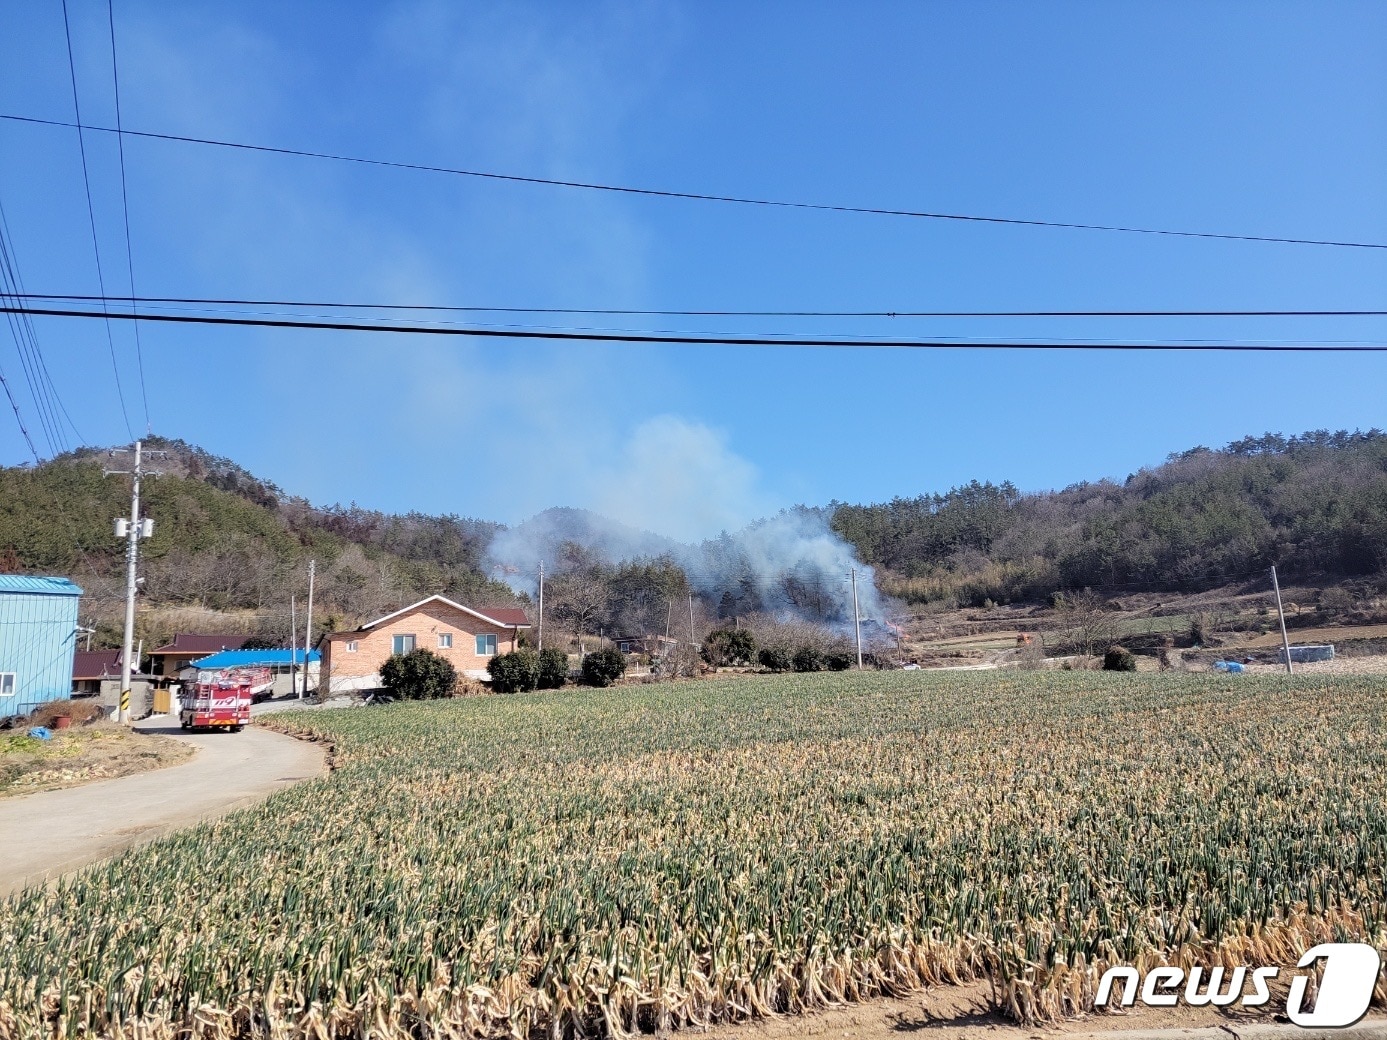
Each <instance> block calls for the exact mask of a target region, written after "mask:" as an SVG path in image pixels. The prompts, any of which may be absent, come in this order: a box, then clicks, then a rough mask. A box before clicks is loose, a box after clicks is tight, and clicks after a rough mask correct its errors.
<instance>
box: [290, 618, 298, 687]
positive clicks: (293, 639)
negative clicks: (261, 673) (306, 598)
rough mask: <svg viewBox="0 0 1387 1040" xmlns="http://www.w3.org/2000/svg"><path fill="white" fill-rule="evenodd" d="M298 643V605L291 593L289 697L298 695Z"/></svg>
mask: <svg viewBox="0 0 1387 1040" xmlns="http://www.w3.org/2000/svg"><path fill="white" fill-rule="evenodd" d="M298 641H299V605H298V600H297V598H296V597H295V596H294V594H293V593H292V592H291V593H290V594H289V695H290V696H291V697H297V696H298V695H299V662H298V656H299V652H298V651H297V650H296V649H294V645H295V644H296V643H297V642H298Z"/></svg>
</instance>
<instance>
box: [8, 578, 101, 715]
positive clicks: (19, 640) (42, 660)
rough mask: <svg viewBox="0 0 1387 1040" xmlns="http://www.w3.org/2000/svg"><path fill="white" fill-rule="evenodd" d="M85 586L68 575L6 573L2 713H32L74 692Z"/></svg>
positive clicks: (68, 696)
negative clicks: (7, 688)
mask: <svg viewBox="0 0 1387 1040" xmlns="http://www.w3.org/2000/svg"><path fill="white" fill-rule="evenodd" d="M81 594H82V590H81V589H79V588H78V587H77V586H76V585H74V584H72V583H71V582H70V581H67V580H66V579H65V578H37V577H28V576H22V577H21V576H18V575H0V691H3V689H4V676H5V674H6V673H9V674H11V675H13V676H14V680H13V687H14V692H13V693H12V694H10V695H9V696H5V695H4V694H3V692H0V718H4V717H6V716H10V715H27V714H28V713H29V712H30V711H32V710H33V709H34V708H35V707H37V706H38V705H40V704H43V703H45V702H46V701H54V700H66V699H67V698H70V697H71V696H72V655H73V652H74V651H75V650H76V649H77V604H78V600H79V599H80V597H81Z"/></svg>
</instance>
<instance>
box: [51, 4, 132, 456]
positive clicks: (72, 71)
mask: <svg viewBox="0 0 1387 1040" xmlns="http://www.w3.org/2000/svg"><path fill="white" fill-rule="evenodd" d="M63 32H64V34H65V35H66V37H67V70H68V75H69V76H70V77H71V78H72V107H73V111H74V112H76V114H77V122H76V124H75V126H76V128H77V147H78V149H79V150H80V151H81V153H82V184H83V186H84V187H85V188H86V191H87V220H88V222H89V223H90V224H91V233H92V250H93V251H94V252H95V254H96V281H97V284H98V286H99V287H100V289H101V295H103V296H105V295H106V278H105V276H104V275H103V274H102V273H101V245H100V243H99V242H98V240H97V237H96V210H95V208H94V207H93V206H92V185H91V177H90V176H89V175H88V173H87V145H86V141H85V140H84V139H83V137H82V105H81V102H80V101H78V98H77V63H76V62H75V61H74V60H73V57H72V26H71V25H70V23H69V22H68V17H67V0H63ZM103 309H104V308H103ZM106 344H107V346H109V347H110V348H111V369H112V370H113V371H114V372H115V374H116V396H117V398H119V400H120V414H121V416H122V417H123V418H124V419H125V432H126V433H128V434H129V435H130V439H131V440H134V439H135V431H134V430H132V429H131V428H130V413H129V411H127V410H126V407H125V391H124V390H123V389H122V388H121V385H120V366H119V365H118V364H116V343H115V340H114V339H113V338H112V337H111V323H110V322H109V321H108V322H107V323H106Z"/></svg>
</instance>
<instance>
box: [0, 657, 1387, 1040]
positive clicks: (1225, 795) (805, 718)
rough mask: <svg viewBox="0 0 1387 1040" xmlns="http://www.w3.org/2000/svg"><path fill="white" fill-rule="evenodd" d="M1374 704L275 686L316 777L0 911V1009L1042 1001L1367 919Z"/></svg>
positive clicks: (493, 1013)
mask: <svg viewBox="0 0 1387 1040" xmlns="http://www.w3.org/2000/svg"><path fill="white" fill-rule="evenodd" d="M1307 702H1312V703H1314V705H1315V711H1314V713H1313V714H1308V715H1307V713H1306V712H1305V711H1304V705H1305V704H1306V703H1307ZM1381 708H1382V706H1381V693H1380V684H1377V683H1374V682H1372V681H1367V680H1358V679H1352V678H1347V679H1334V678H1320V677H1312V676H1302V677H1299V678H1298V679H1297V680H1295V681H1293V682H1292V681H1286V680H1283V679H1278V678H1276V677H1258V676H1209V675H1199V676H1195V675H1178V676H1168V675H1163V676H1154V675H1137V674H1131V673H1127V674H1095V673H1090V672H1083V673H1074V674H1062V673H1019V672H1001V673H999V672H992V673H982V674H968V673H951V674H949V675H946V676H940V675H934V676H931V675H927V674H924V673H918V672H916V673H881V674H866V675H857V674H852V673H846V674H828V675H811V676H780V677H775V678H767V679H749V678H745V677H738V678H729V679H725V680H723V679H715V680H707V681H704V682H700V683H683V684H666V685H663V686H652V687H635V688H624V689H615V690H610V691H600V692H592V693H585V694H583V695H581V696H575V695H572V694H564V695H535V696H517V697H504V698H502V697H492V698H475V699H459V700H453V701H447V702H437V703H428V704H400V705H393V706H389V707H386V708H369V709H368V708H358V709H352V710H350V711H341V712H322V711H320V712H303V713H292V714H288V713H287V714H286V715H283V716H278V717H276V719H275V720H274V724H276V725H281V724H282V725H285V726H292V727H296V728H299V729H307V730H310V731H314V732H316V733H318V734H320V735H321V736H322V737H323V738H325V739H329V740H331V741H333V743H334V745H335V749H336V754H335V765H336V770H335V772H334V773H333V774H332V776H330V777H328V778H325V779H322V780H318V781H312V782H309V783H307V784H304V785H302V786H300V787H297V788H294V789H292V790H289V791H286V792H283V793H282V794H279V795H276V796H275V797H273V798H272V799H271V800H270V801H269V802H268V803H266V804H265V805H264V806H262V807H260V808H257V809H254V810H249V811H246V812H242V813H239V814H236V815H234V816H231V817H228V818H226V819H224V820H222V821H220V822H218V823H216V824H214V825H210V826H205V827H201V828H198V829H196V830H194V831H191V832H187V833H185V834H183V835H179V836H177V837H174V838H171V839H168V840H166V841H163V842H159V843H156V844H154V845H151V846H148V847H147V848H145V849H142V850H138V851H135V852H132V853H130V854H128V855H126V856H124V857H122V858H121V859H119V860H116V861H114V862H112V863H110V864H107V865H105V866H103V867H101V868H97V869H95V870H92V871H88V872H86V873H85V874H82V875H79V876H77V877H75V878H73V879H71V880H68V881H66V882H65V883H64V884H63V885H61V886H60V887H58V888H57V889H55V890H53V891H30V892H27V893H24V894H22V895H20V896H18V897H15V898H14V899H12V900H11V901H9V902H8V903H5V904H0V1034H2V1033H4V1031H5V1028H6V1022H7V1021H8V1024H9V1028H11V1030H12V1031H13V1032H19V1031H25V1032H28V1033H32V1034H34V1035H39V1034H43V1035H47V1036H77V1035H84V1036H87V1037H114V1036H133V1035H138V1036H140V1037H142V1038H147V1040H163V1038H172V1037H175V1036H178V1037H201V1038H212V1037H250V1036H276V1037H281V1038H285V1040H290V1038H293V1040H297V1038H307V1037H314V1038H325V1037H332V1038H334V1040H335V1038H338V1037H342V1038H345V1037H348V1036H359V1035H362V1034H363V1033H365V1032H366V1031H368V1030H369V1031H370V1033H371V1035H373V1036H375V1037H381V1038H401V1040H403V1038H405V1037H412V1038H417V1037H422V1036H429V1037H434V1036H438V1037H463V1036H469V1037H505V1036H510V1037H517V1038H519V1037H526V1036H528V1035H531V1034H533V1033H541V1034H548V1035H550V1036H553V1037H575V1036H584V1035H587V1036H591V1035H620V1034H623V1033H626V1032H629V1031H632V1030H638V1031H645V1032H652V1031H664V1030H667V1029H670V1028H674V1027H679V1026H701V1025H704V1024H707V1023H713V1022H734V1021H742V1020H746V1019H749V1018H755V1017H759V1016H767V1015H772V1014H780V1013H796V1012H802V1011H806V1010H812V1009H816V1008H823V1007H827V1006H832V1005H835V1004H840V1003H845V1002H854V1001H860V1000H864V999H867V998H871V997H876V996H883V995H884V996H891V995H896V996H899V995H902V994H905V993H907V992H910V991H911V990H912V989H914V988H915V987H918V986H921V985H925V984H939V983H946V982H957V981H968V980H975V981H978V982H980V983H982V984H983V985H984V986H985V987H986V989H987V992H988V993H989V997H988V1000H989V1006H990V1007H993V1008H995V1009H998V1010H1000V1011H1001V1012H1003V1013H1004V1014H1006V1015H1008V1016H1010V1017H1012V1018H1013V1019H1016V1020H1019V1021H1023V1022H1036V1021H1048V1020H1053V1019H1055V1018H1057V1017H1060V1016H1065V1015H1070V1014H1074V1013H1078V1012H1082V1011H1084V1010H1086V1009H1089V1008H1091V1007H1092V1000H1093V994H1094V990H1095V986H1096V983H1097V980H1098V977H1099V976H1100V974H1101V972H1102V970H1103V969H1104V968H1105V967H1106V966H1107V965H1109V964H1112V963H1127V964H1134V965H1136V966H1138V967H1149V966H1152V965H1155V964H1158V963H1161V962H1172V963H1177V964H1182V965H1190V964H1194V963H1200V964H1205V965H1209V964H1218V963H1223V964H1230V965H1231V964H1234V963H1249V962H1250V963H1259V964H1260V963H1268V964H1287V963H1293V962H1294V960H1295V959H1296V957H1297V955H1298V953H1299V952H1300V951H1301V950H1303V949H1304V948H1305V947H1307V946H1308V945H1310V944H1312V943H1314V942H1317V941H1321V940H1325V939H1342V938H1344V937H1354V938H1363V939H1367V940H1369V941H1373V942H1376V943H1378V944H1379V945H1380V946H1382V945H1387V933H1384V930H1383V922H1384V921H1387V885H1384V879H1385V877H1387V769H1384V768H1383V766H1384V763H1387V720H1384V713H1383V711H1382V710H1381ZM1287 719H1295V720H1297V724H1296V725H1286V724H1285V723H1286V720H1287ZM209 879H233V880H231V881H225V882H224V881H222V880H210V881H209ZM247 882H248V883H247ZM1383 996H1384V994H1383V993H1379V998H1381V997H1383ZM6 1016H8V1019H7V1018H6Z"/></svg>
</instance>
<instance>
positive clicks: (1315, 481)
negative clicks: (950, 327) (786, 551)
mask: <svg viewBox="0 0 1387 1040" xmlns="http://www.w3.org/2000/svg"><path fill="white" fill-rule="evenodd" d="M832 524H833V527H834V529H835V530H836V531H837V532H838V533H839V534H840V535H842V536H843V537H844V538H845V539H847V540H848V541H849V542H851V543H852V544H853V545H854V546H855V547H856V549H857V551H858V553H859V554H860V556H861V557H862V559H863V560H864V562H866V563H869V564H872V565H874V566H876V567H878V568H880V569H881V570H880V572H879V580H880V583H881V585H882V586H883V590H884V591H886V592H888V593H891V594H894V595H897V596H899V597H901V598H903V599H905V600H907V601H910V602H917V603H918V602H931V601H952V602H956V603H958V604H960V605H983V603H984V602H986V601H987V600H991V601H994V602H998V603H1006V602H1013V601H1024V600H1043V599H1045V598H1047V597H1049V596H1050V595H1051V593H1053V592H1054V591H1055V590H1057V589H1080V588H1085V587H1094V588H1097V587H1105V588H1128V589H1133V590H1142V589H1149V590H1153V591H1199V590H1202V589H1207V588H1212V587H1216V586H1218V585H1221V584H1227V583H1232V582H1237V581H1240V580H1243V579H1247V578H1251V577H1253V576H1258V577H1260V576H1261V575H1262V574H1264V573H1265V571H1266V569H1267V568H1268V567H1270V566H1272V565H1273V564H1275V565H1276V566H1277V567H1278V568H1279V569H1280V571H1281V573H1282V574H1283V575H1285V577H1286V578H1287V579H1289V580H1301V581H1339V580H1343V579H1374V578H1382V579H1385V580H1387V573H1385V572H1387V434H1384V433H1383V432H1382V431H1380V430H1375V429H1374V430H1369V431H1368V432H1366V433H1362V432H1353V433H1349V432H1347V431H1339V432H1337V433H1330V432H1329V431H1325V430H1316V431H1311V432H1309V433H1305V434H1300V435H1298V436H1292V437H1285V436H1282V435H1281V434H1266V435H1264V436H1262V437H1246V438H1243V439H1242V440H1239V441H1234V442H1232V443H1231V444H1228V445H1226V446H1225V447H1223V448H1218V449H1213V448H1208V447H1204V446H1199V447H1195V448H1191V449H1189V450H1188V451H1183V452H1178V453H1176V454H1173V455H1171V456H1170V457H1169V458H1168V459H1167V460H1166V461H1165V463H1163V464H1161V465H1159V466H1155V467H1151V468H1147V469H1142V470H1139V471H1138V472H1136V473H1134V474H1132V475H1131V476H1129V477H1128V478H1127V479H1126V480H1125V481H1122V482H1117V481H1110V480H1102V481H1097V482H1094V483H1088V482H1084V483H1079V484H1075V485H1073V486H1071V487H1067V488H1065V489H1063V490H1062V491H1047V492H1039V493H1031V494H1024V493H1022V492H1020V491H1018V490H1017V489H1016V487H1015V486H1013V485H1012V484H1010V483H1002V484H992V483H978V482H977V481H974V482H972V483H970V484H967V485H965V486H963V487H960V488H954V489H953V490H951V491H949V492H948V493H946V494H942V495H940V494H935V495H921V496H918V497H915V498H897V499H894V500H892V501H891V502H887V503H883V504H879V505H867V506H859V505H847V504H841V503H835V504H834V506H833V519H832Z"/></svg>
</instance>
